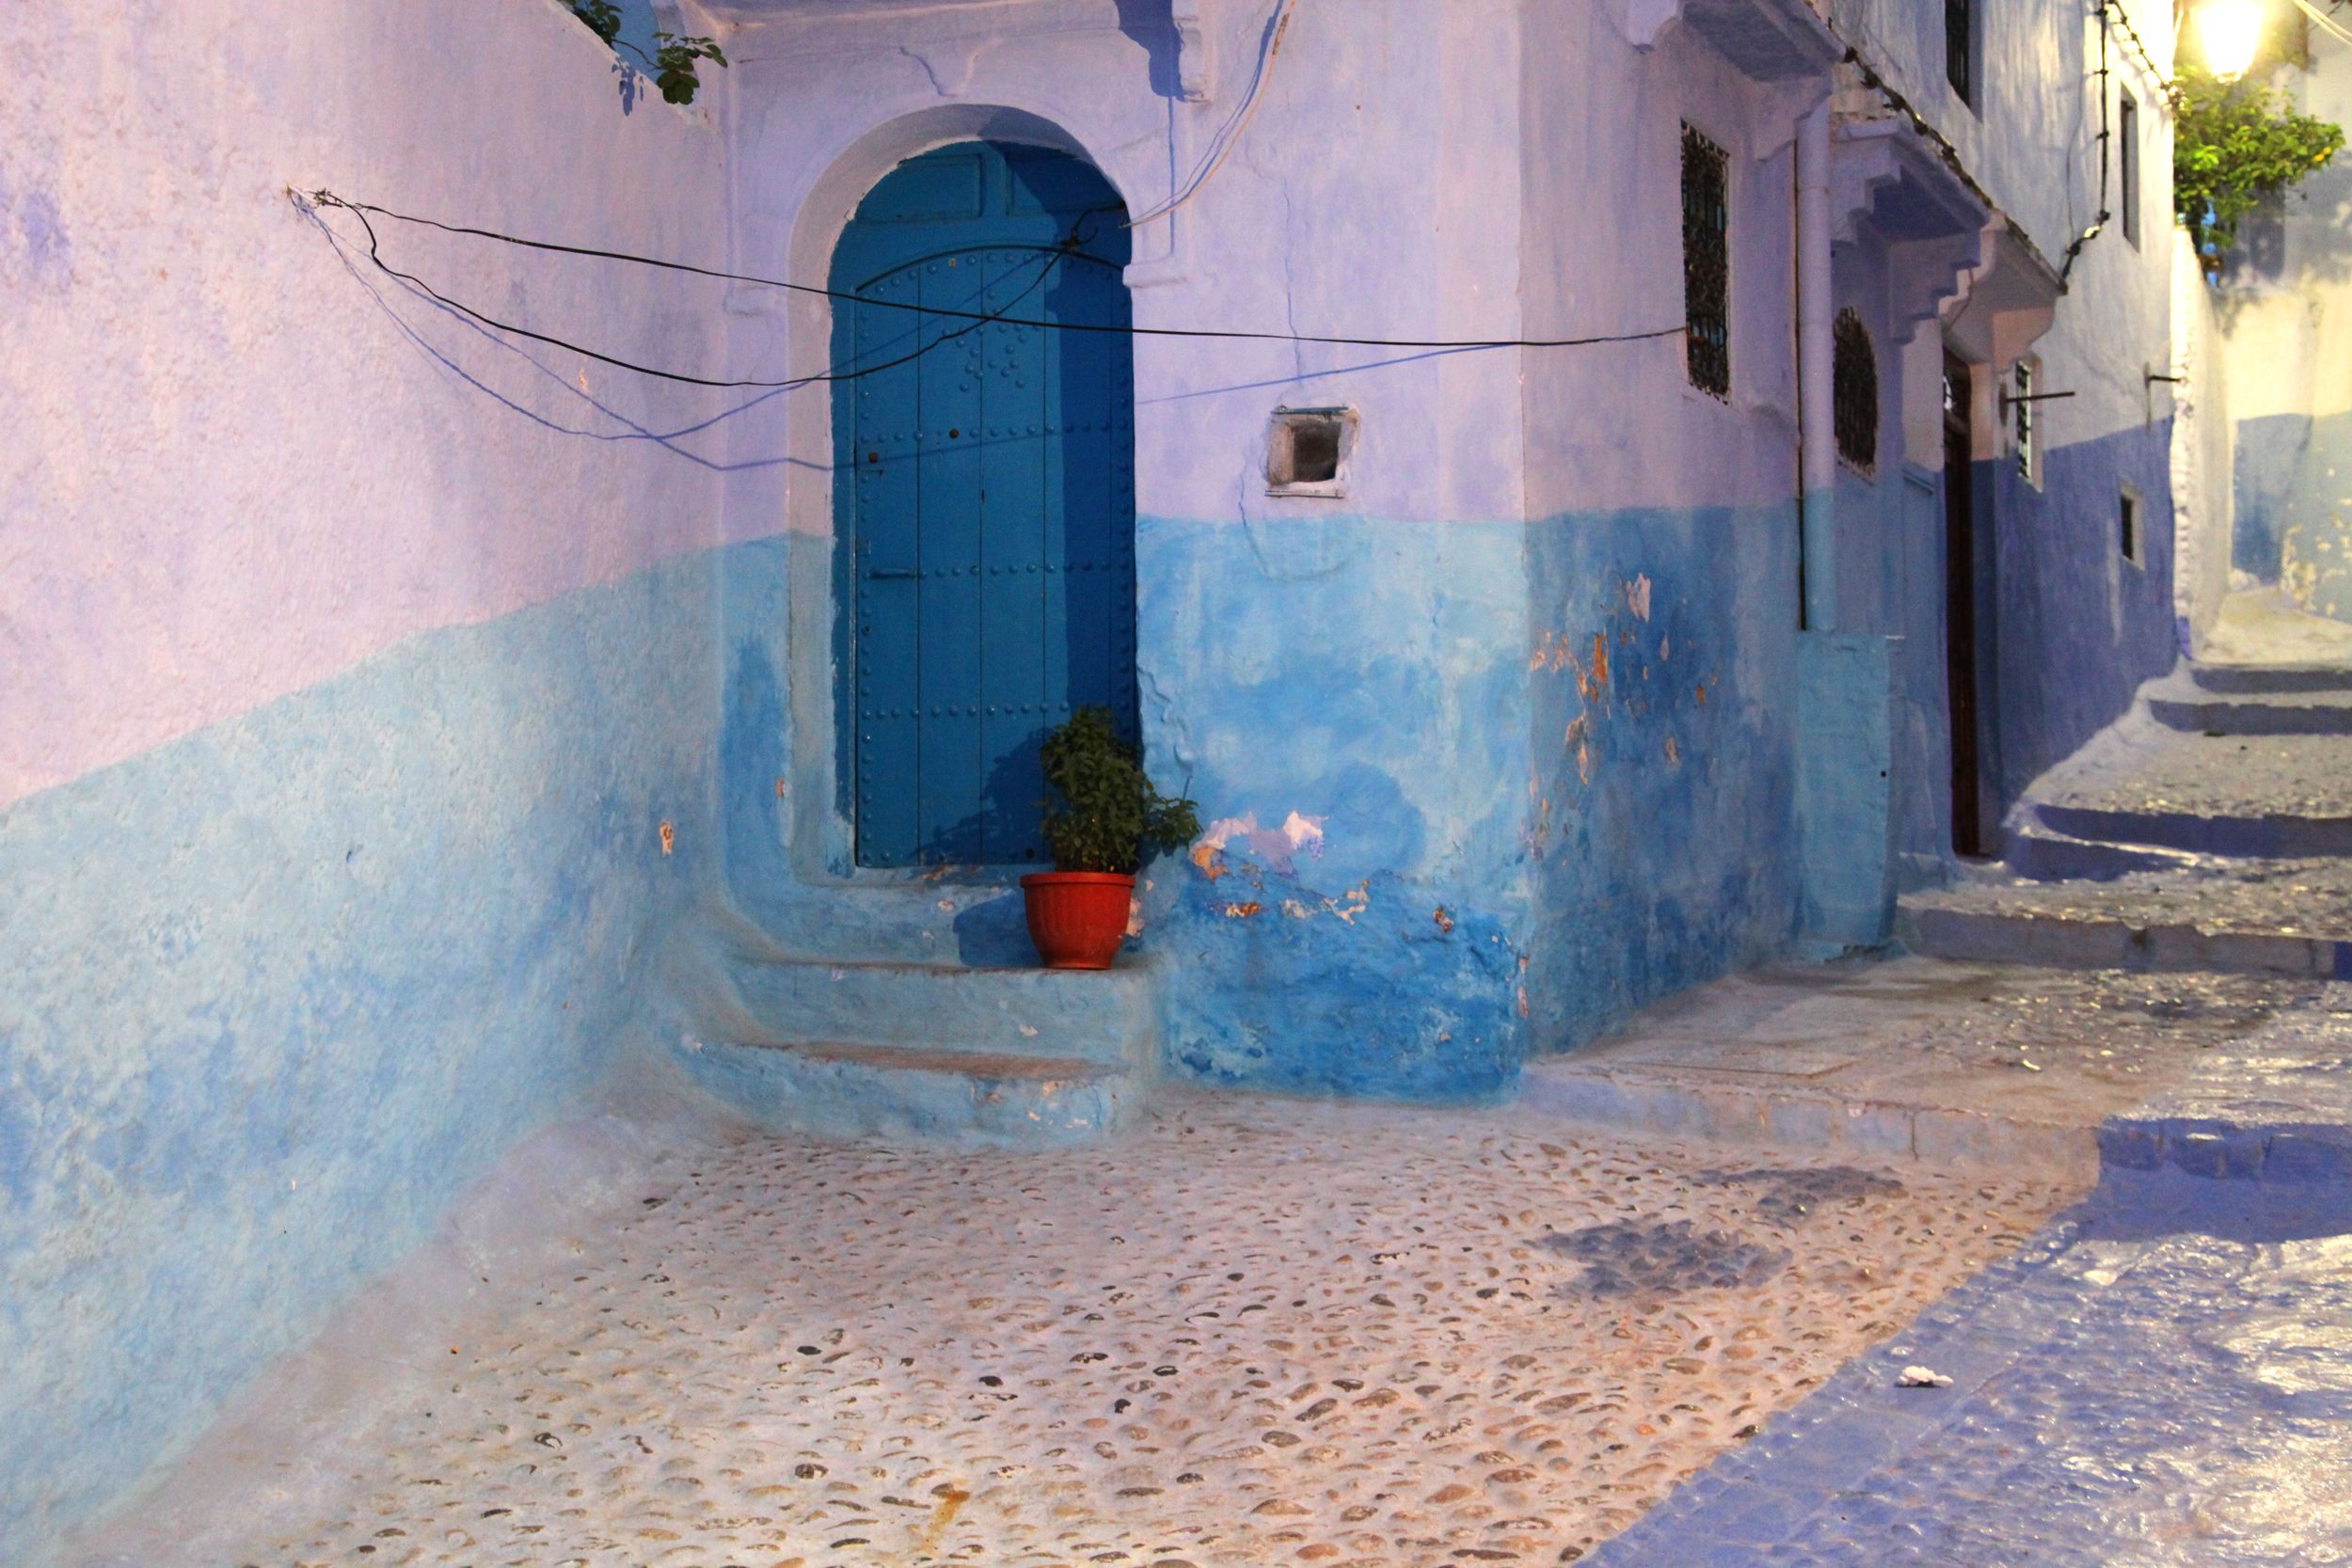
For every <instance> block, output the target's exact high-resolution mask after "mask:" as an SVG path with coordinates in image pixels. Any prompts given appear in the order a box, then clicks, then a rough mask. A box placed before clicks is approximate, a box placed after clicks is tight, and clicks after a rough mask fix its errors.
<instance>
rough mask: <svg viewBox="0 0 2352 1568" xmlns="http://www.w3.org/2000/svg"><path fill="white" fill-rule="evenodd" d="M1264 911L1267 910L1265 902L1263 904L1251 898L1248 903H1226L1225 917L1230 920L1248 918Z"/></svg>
mask: <svg viewBox="0 0 2352 1568" xmlns="http://www.w3.org/2000/svg"><path fill="white" fill-rule="evenodd" d="M1264 911H1265V906H1264V905H1263V904H1261V903H1259V902H1257V901H1256V900H1255V899H1252V900H1250V901H1249V902H1248V903H1246V904H1228V905H1226V906H1225V918H1226V919H1228V920H1248V919H1249V918H1251V917H1252V916H1254V915H1258V914H1261V913H1263V912H1264Z"/></svg>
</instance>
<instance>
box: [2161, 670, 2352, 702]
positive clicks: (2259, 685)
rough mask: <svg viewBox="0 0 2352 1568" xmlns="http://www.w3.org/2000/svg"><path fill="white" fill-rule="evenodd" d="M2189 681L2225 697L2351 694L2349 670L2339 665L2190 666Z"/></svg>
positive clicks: (2351, 677)
mask: <svg viewBox="0 0 2352 1568" xmlns="http://www.w3.org/2000/svg"><path fill="white" fill-rule="evenodd" d="M2188 673H2189V678H2190V679H2191V680H2192V681H2194V682H2195V683H2196V685H2197V686H2199V687H2201V689H2204V690H2207V691H2218V692H2223V693H2228V694H2233V695H2234V694H2241V693H2257V694H2259V693H2278V692H2290V691H2304V692H2321V691H2335V692H2352V666H2346V665H2342V664H2192V665H2190V666H2189V667H2188Z"/></svg>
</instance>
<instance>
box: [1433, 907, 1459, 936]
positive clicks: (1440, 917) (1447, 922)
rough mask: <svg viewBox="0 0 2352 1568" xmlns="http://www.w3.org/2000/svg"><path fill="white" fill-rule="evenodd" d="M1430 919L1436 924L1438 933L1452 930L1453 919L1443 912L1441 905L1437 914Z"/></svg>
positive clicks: (1443, 908)
mask: <svg viewBox="0 0 2352 1568" xmlns="http://www.w3.org/2000/svg"><path fill="white" fill-rule="evenodd" d="M1430 918H1431V919H1432V920H1434V921H1436V922H1437V923H1438V930H1440V931H1446V932H1451V931H1452V930H1453V929H1454V917H1453V916H1452V915H1450V914H1448V913H1446V912H1445V906H1444V905H1443V904H1440V905H1438V910H1437V912H1436V913H1435V914H1433V915H1431V916H1430Z"/></svg>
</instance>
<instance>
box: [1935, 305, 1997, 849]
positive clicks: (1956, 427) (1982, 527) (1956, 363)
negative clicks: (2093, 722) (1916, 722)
mask: <svg viewBox="0 0 2352 1568" xmlns="http://www.w3.org/2000/svg"><path fill="white" fill-rule="evenodd" d="M1978 371H1979V367H1978V366H1976V365H1974V364H1972V363H1970V362H1969V361H1968V360H1967V359H1966V358H1964V357H1963V356H1961V355H1960V354H1959V353H1957V352H1955V351H1954V350H1953V349H1951V348H1950V347H1948V346H1947V347H1946V349H1945V350H1944V364H1943V375H1942V380H1941V385H1943V386H1944V387H1945V388H1946V391H1945V397H1944V408H1943V411H1942V421H1941V422H1942V428H1943V434H1944V512H1943V518H1942V527H1943V538H1944V550H1943V556H1944V714H1945V724H1946V730H1945V733H1946V758H1947V763H1948V765H1949V766H1948V768H1947V781H1948V784H1949V789H1950V797H1951V800H1950V811H1949V813H1948V814H1947V826H1948V827H1949V829H1950V838H1951V849H1952V853H1953V854H1955V855H1957V856H1960V857H1961V858H1963V859H1969V860H1976V859H1986V858H1990V857H1992V856H1995V855H1997V854H1999V853H2000V822H1999V819H1998V809H1997V807H1998V802H1997V801H1995V802H1994V807H1995V810H1994V819H1993V820H1992V821H1990V822H1988V821H1987V820H1986V816H1985V807H1986V804H1987V802H1986V791H1985V787H1984V780H1985V774H1986V764H1987V761H1988V759H1989V757H1990V754H1991V748H1989V747H1988V746H1987V745H1986V743H1985V736H1986V733H1987V731H1988V729H1989V728H1990V727H1991V726H1990V721H1991V719H1992V718H1993V711H1992V709H1993V704H1992V703H1991V701H1990V700H1989V699H1990V697H1991V694H1992V689H1993V683H1991V682H1989V681H1987V680H1986V679H1985V678H1984V675H1985V657H1984V655H1985V648H1986V644H1987V641H1988V639H1987V636H1986V633H1987V630H1988V628H1989V627H1990V626H1991V623H1992V616H1991V614H1990V613H1989V610H1990V606H1989V605H1988V603H1987V600H1988V598H1989V595H1988V594H1986V592H1985V589H1986V586H1987V583H1988V580H1989V579H1990V578H1991V577H1992V567H1993V562H1992V561H1991V560H1990V557H1991V553H1992V550H1991V546H1992V544H1993V540H1992V537H1991V535H1992V533H1993V530H1992V528H1991V527H1990V526H1989V524H1990V519H1989V518H1988V517H1986V516H1985V515H1984V510H1985V509H1984V508H1983V507H1982V506H1981V505H1980V504H1979V502H1980V501H1981V500H1986V499H1990V497H1989V496H1987V497H1979V495H1978V493H1977V492H1978V488H1979V487H1978V484H1977V476H1976V451H1977V444H1978V434H1979V433H1978V430H1977V404H1978V402H1979V399H1978V396H1977V385H1976V383H1977V379H1978ZM1955 385H1956V386H1957V388H1958V389H1959V393H1960V395H1958V396H1954V395H1953V392H1952V388H1954V387H1955Z"/></svg>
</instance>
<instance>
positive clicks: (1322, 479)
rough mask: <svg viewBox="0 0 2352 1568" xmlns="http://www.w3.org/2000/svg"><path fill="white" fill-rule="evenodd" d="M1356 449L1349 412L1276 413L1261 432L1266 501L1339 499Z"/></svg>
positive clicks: (1294, 410) (1353, 421)
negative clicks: (1280, 498)
mask: <svg viewBox="0 0 2352 1568" xmlns="http://www.w3.org/2000/svg"><path fill="white" fill-rule="evenodd" d="M1355 445H1356V410H1354V409H1353V408H1278V409H1276V410H1275V411H1274V424H1273V426H1272V428H1271V429H1270V430H1268V432H1267V433H1266V451H1265V484H1266V494H1267V495H1269V496H1344V495H1346V494H1347V460H1348V458H1349V456H1350V455H1351V453H1352V451H1353V449H1354V447H1355Z"/></svg>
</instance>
